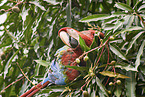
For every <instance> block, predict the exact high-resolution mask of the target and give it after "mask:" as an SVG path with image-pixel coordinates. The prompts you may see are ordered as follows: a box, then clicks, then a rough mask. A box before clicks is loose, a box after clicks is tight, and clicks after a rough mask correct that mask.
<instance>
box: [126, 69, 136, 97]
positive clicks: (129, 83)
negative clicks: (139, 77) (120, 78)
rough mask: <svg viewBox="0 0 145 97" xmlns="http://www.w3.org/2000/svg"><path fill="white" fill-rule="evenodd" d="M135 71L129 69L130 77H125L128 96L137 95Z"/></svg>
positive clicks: (134, 96)
mask: <svg viewBox="0 0 145 97" xmlns="http://www.w3.org/2000/svg"><path fill="white" fill-rule="evenodd" d="M135 75H136V74H135V72H133V71H128V72H127V76H129V77H130V78H128V79H125V89H126V96H127V97H136V94H135V93H136V78H135Z"/></svg>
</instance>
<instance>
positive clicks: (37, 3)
mask: <svg viewBox="0 0 145 97" xmlns="http://www.w3.org/2000/svg"><path fill="white" fill-rule="evenodd" d="M29 3H31V4H34V5H36V6H38V7H39V8H40V9H41V10H43V11H46V9H45V8H44V7H43V6H42V5H40V4H39V2H37V1H29Z"/></svg>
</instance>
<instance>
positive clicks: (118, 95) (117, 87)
mask: <svg viewBox="0 0 145 97" xmlns="http://www.w3.org/2000/svg"><path fill="white" fill-rule="evenodd" d="M114 94H115V95H116V96H117V97H120V95H121V87H120V86H118V85H117V86H116V88H115V91H114Z"/></svg>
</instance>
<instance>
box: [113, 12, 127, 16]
mask: <svg viewBox="0 0 145 97" xmlns="http://www.w3.org/2000/svg"><path fill="white" fill-rule="evenodd" d="M112 15H113V16H125V15H127V13H125V12H122V11H118V12H114V13H113V14H112Z"/></svg>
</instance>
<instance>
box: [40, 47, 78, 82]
mask: <svg viewBox="0 0 145 97" xmlns="http://www.w3.org/2000/svg"><path fill="white" fill-rule="evenodd" d="M55 56H56V59H55V60H53V61H52V63H51V66H50V71H49V73H48V77H47V78H45V80H44V81H43V82H42V84H44V83H45V82H47V81H49V82H51V83H54V84H57V85H65V84H66V83H67V82H70V81H72V80H74V79H75V78H76V77H77V76H78V75H79V71H77V70H75V69H71V68H66V67H65V66H66V65H70V66H76V65H77V63H76V62H74V61H75V59H76V58H77V57H78V56H79V55H77V54H76V53H75V52H74V51H73V50H72V49H71V48H70V47H68V46H63V47H62V48H60V49H58V50H57V51H56V53H55Z"/></svg>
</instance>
